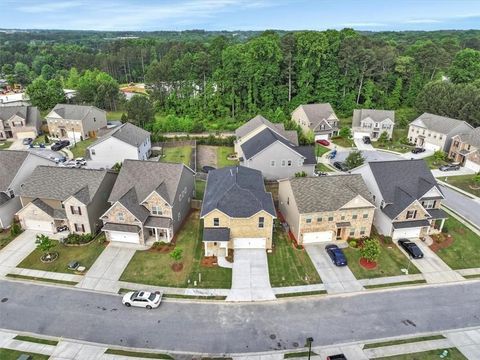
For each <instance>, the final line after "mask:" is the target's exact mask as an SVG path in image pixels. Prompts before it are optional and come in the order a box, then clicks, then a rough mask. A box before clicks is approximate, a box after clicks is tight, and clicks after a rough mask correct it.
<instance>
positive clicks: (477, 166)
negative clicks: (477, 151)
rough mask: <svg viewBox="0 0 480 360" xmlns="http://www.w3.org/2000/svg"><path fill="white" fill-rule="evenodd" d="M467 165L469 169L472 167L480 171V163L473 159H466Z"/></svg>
mask: <svg viewBox="0 0 480 360" xmlns="http://www.w3.org/2000/svg"><path fill="white" fill-rule="evenodd" d="M465 167H466V168H467V169H471V170H473V171H475V172H479V171H480V165H478V164H476V163H474V162H473V161H470V160H467V161H465Z"/></svg>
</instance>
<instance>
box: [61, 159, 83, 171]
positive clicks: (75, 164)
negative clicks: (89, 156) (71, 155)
mask: <svg viewBox="0 0 480 360" xmlns="http://www.w3.org/2000/svg"><path fill="white" fill-rule="evenodd" d="M63 166H65V167H68V168H77V169H78V168H80V167H81V166H82V165H81V164H79V163H78V162H76V161H75V160H69V161H67V162H64V163H63Z"/></svg>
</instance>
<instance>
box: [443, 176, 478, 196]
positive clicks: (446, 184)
mask: <svg viewBox="0 0 480 360" xmlns="http://www.w3.org/2000/svg"><path fill="white" fill-rule="evenodd" d="M447 177H448V176H447ZM435 179H436V180H437V182H438V183H440V184H441V185H443V186H446V187H447V188H449V189H451V190H453V191H456V192H458V193H460V194H462V195H465V196H467V197H469V198H471V199H473V200H480V198H479V197H478V196H475V195H473V194H471V193H469V192H468V191H465V190H462V189H460V188H458V187H456V186H453V185H450V184H449V183H448V182H445V181H442V180H439V179H438V178H435Z"/></svg>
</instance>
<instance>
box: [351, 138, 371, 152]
mask: <svg viewBox="0 0 480 360" xmlns="http://www.w3.org/2000/svg"><path fill="white" fill-rule="evenodd" d="M353 142H354V143H355V146H356V147H357V149H358V150H375V148H374V147H373V146H372V144H365V143H364V142H363V140H362V139H353Z"/></svg>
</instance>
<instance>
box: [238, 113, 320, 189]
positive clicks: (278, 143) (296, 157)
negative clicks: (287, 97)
mask: <svg viewBox="0 0 480 360" xmlns="http://www.w3.org/2000/svg"><path fill="white" fill-rule="evenodd" d="M235 134H236V140H235V144H234V145H235V152H236V153H237V156H238V157H239V160H240V165H242V166H245V167H249V168H252V169H256V170H260V171H261V172H262V174H263V176H264V177H265V178H266V179H268V180H277V179H285V178H290V177H293V176H295V174H297V173H303V172H305V173H306V174H307V175H310V176H312V175H313V172H314V170H315V164H316V163H317V160H316V157H315V149H314V147H313V146H298V138H297V133H296V132H292V131H285V130H284V128H283V126H279V125H278V124H272V123H271V122H269V121H268V120H266V119H265V118H263V117H261V116H257V117H255V118H253V119H251V120H250V121H249V122H247V123H246V124H244V125H243V126H241V127H240V128H238V129H237V131H236V132H235Z"/></svg>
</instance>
